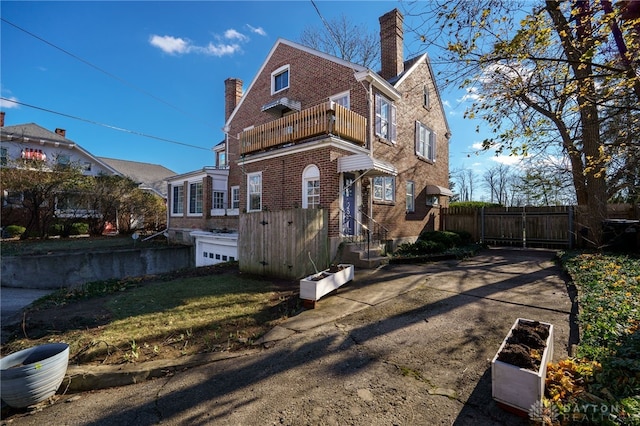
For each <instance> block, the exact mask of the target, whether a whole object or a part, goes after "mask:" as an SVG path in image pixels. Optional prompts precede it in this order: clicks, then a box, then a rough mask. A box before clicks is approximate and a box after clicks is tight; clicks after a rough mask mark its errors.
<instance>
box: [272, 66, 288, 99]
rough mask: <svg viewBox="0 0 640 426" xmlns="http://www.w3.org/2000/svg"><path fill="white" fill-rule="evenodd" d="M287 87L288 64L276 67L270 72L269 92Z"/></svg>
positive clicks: (275, 91) (276, 91)
mask: <svg viewBox="0 0 640 426" xmlns="http://www.w3.org/2000/svg"><path fill="white" fill-rule="evenodd" d="M288 88H289V65H285V66H283V67H280V68H278V69H277V70H275V71H274V72H272V73H271V94H272V95H273V94H274V93H278V92H280V91H282V90H284V89H288Z"/></svg>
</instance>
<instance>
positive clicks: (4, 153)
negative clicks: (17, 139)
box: [0, 148, 9, 166]
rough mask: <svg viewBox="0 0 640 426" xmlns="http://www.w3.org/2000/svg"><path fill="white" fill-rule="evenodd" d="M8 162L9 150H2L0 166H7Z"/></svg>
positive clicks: (0, 149)
mask: <svg viewBox="0 0 640 426" xmlns="http://www.w3.org/2000/svg"><path fill="white" fill-rule="evenodd" d="M8 161H9V160H8V158H7V148H0V166H6V165H7V163H8Z"/></svg>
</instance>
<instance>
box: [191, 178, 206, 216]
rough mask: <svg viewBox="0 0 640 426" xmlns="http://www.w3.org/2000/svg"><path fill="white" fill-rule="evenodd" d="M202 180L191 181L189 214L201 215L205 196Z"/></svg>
mask: <svg viewBox="0 0 640 426" xmlns="http://www.w3.org/2000/svg"><path fill="white" fill-rule="evenodd" d="M202 195H203V194H202V182H191V183H189V214H190V215H201V214H202V205H203V200H204V199H203V196H202Z"/></svg>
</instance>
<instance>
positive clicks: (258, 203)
mask: <svg viewBox="0 0 640 426" xmlns="http://www.w3.org/2000/svg"><path fill="white" fill-rule="evenodd" d="M260 210H262V172H257V173H249V174H247V211H249V212H255V211H260Z"/></svg>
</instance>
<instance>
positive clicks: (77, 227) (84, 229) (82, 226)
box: [70, 222, 89, 235]
mask: <svg viewBox="0 0 640 426" xmlns="http://www.w3.org/2000/svg"><path fill="white" fill-rule="evenodd" d="M88 233H89V224H87V223H84V222H76V223H73V224H71V232H70V235H83V234H88Z"/></svg>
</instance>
